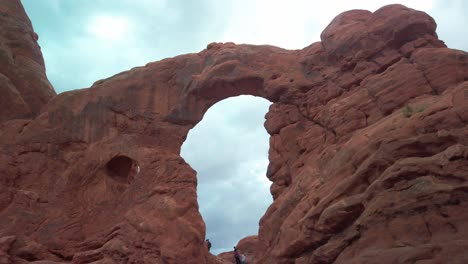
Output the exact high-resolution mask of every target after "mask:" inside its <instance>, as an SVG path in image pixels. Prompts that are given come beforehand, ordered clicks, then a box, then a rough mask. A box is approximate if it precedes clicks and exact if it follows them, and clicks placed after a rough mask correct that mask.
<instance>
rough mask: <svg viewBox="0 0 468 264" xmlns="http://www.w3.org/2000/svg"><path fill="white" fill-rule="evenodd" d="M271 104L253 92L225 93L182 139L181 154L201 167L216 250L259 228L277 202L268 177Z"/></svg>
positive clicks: (209, 234) (201, 198)
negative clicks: (266, 124)
mask: <svg viewBox="0 0 468 264" xmlns="http://www.w3.org/2000/svg"><path fill="white" fill-rule="evenodd" d="M270 104H271V102H270V101H268V100H266V99H263V98H260V97H254V96H244V95H243V96H236V97H230V98H228V99H224V100H222V101H220V102H218V103H216V104H215V105H213V106H211V107H210V108H209V109H208V111H207V112H206V113H205V115H204V117H203V119H202V120H201V121H200V122H199V123H198V124H197V125H196V126H195V127H194V128H193V129H192V130H190V132H189V133H188V136H187V139H186V140H185V142H184V143H183V145H182V148H181V156H182V157H183V158H184V159H185V160H186V161H187V163H188V164H190V166H191V167H192V168H193V169H194V170H195V171H197V180H198V186H197V195H198V198H197V199H198V204H199V210H200V213H201V215H202V217H203V221H204V222H205V225H206V238H208V239H210V241H211V243H212V249H211V253H212V254H219V253H221V252H225V251H231V250H232V248H233V246H235V245H236V244H237V242H238V241H239V240H240V239H242V238H244V237H247V236H250V235H256V234H258V229H259V220H260V218H261V217H262V216H263V215H264V214H265V211H266V209H267V208H268V206H270V205H271V203H272V202H273V199H272V196H271V194H270V185H271V182H270V181H269V180H268V178H267V177H266V169H267V166H268V149H269V138H270V136H269V135H268V133H267V132H266V130H265V128H264V125H263V124H264V121H265V118H264V116H265V114H266V113H267V111H268V107H269V106H270Z"/></svg>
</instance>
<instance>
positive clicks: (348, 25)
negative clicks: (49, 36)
mask: <svg viewBox="0 0 468 264" xmlns="http://www.w3.org/2000/svg"><path fill="white" fill-rule="evenodd" d="M7 2H8V3H10V1H2V2H1V4H2V7H1V8H2V10H4V9H5V6H8V5H7V4H6V3H7ZM13 2H15V1H13ZM15 3H16V4H17V5H19V2H18V1H16V2H15ZM18 10H20V11H21V10H22V9H18ZM20 11H18V12H20ZM21 12H22V11H21ZM21 12H20V13H21ZM2 19H3V18H2ZM26 28H28V27H27V26H26ZM435 28H436V24H435V22H434V21H433V19H432V18H430V17H429V16H428V15H427V14H425V13H422V12H418V11H415V10H412V9H408V8H406V7H403V6H401V5H391V6H386V7H383V8H381V9H379V10H377V11H376V12H374V13H371V12H368V11H361V10H353V11H349V12H345V13H343V14H340V15H339V16H337V17H336V18H335V19H334V20H333V21H332V22H331V23H330V25H329V26H328V27H327V28H326V29H325V30H324V31H323V33H322V36H321V38H322V41H321V42H317V43H313V44H312V45H310V46H308V47H306V48H304V49H302V50H298V51H288V50H284V49H281V48H276V47H272V46H253V45H235V44H233V43H225V44H220V43H212V44H210V45H208V47H207V49H206V50H203V51H201V52H200V53H197V54H188V55H182V56H178V57H175V58H170V59H165V60H162V61H159V62H153V63H149V64H147V65H145V66H144V67H138V68H134V69H132V70H129V71H127V72H123V73H120V74H117V75H115V76H113V77H111V78H109V79H106V80H100V81H97V82H96V83H95V84H94V85H93V86H92V87H91V88H89V89H83V90H77V91H71V92H67V93H63V94H60V95H58V96H55V97H54V98H53V99H52V100H50V101H49V102H48V104H47V105H46V106H45V108H44V109H43V111H42V112H41V113H40V115H39V116H37V117H36V118H34V119H16V120H10V121H8V122H4V123H2V124H1V130H0V135H1V137H0V146H1V147H0V176H1V177H0V179H1V184H0V195H1V199H0V262H3V263H9V262H12V263H25V262H28V261H29V262H34V261H48V262H47V263H91V262H92V263H226V262H227V261H228V258H229V257H228V255H226V254H225V255H224V257H226V258H225V260H223V258H222V257H223V256H221V258H217V257H215V256H212V255H210V254H209V253H208V252H207V250H206V247H205V244H204V239H205V238H204V235H205V225H204V222H203V220H202V218H201V216H200V213H199V212H198V204H197V197H196V184H197V179H196V174H195V171H193V169H191V168H190V166H189V165H188V164H186V163H185V161H184V160H183V159H182V158H181V157H180V155H179V153H180V147H181V145H182V143H183V141H184V140H185V138H186V136H187V133H188V131H189V130H190V129H191V128H192V127H193V126H194V125H196V124H197V123H198V122H199V121H200V120H201V118H202V116H203V114H204V113H205V111H206V110H207V109H208V108H209V107H210V106H211V105H213V104H214V103H216V102H218V101H220V100H222V99H225V98H228V97H231V96H236V95H241V94H249V95H256V96H262V97H264V98H267V99H269V100H270V101H272V102H273V105H272V106H271V108H270V111H269V113H268V114H267V116H266V117H267V120H266V122H265V127H266V129H267V131H268V132H269V133H270V135H271V139H270V151H269V159H270V164H269V167H268V171H267V176H268V178H269V179H270V180H271V181H272V186H271V193H272V195H273V197H274V202H273V204H272V205H271V206H270V207H269V209H268V210H267V212H266V213H265V215H264V216H263V217H262V219H261V221H260V230H259V234H258V236H255V237H249V238H245V239H244V240H242V241H241V242H240V243H239V248H240V250H242V251H243V252H246V253H247V256H248V258H249V259H250V260H251V262H249V263H279V264H281V263H285V264H286V263H288V264H289V263H295V264H301V263H415V262H418V261H420V263H463V262H468V256H467V255H466V253H465V252H466V250H465V249H466V248H467V247H468V239H467V238H468V228H467V226H468V225H467V224H466V223H467V222H468V213H467V212H466V210H465V209H466V208H467V200H468V185H467V178H468V136H467V135H468V126H467V124H468V63H467V62H468V54H467V53H465V52H463V51H459V50H452V49H448V48H446V47H445V45H444V43H443V42H442V41H440V40H438V38H437V35H436V33H435ZM2 34H4V33H3V32H2ZM4 42H5V40H4V39H2V43H1V44H2V45H5V43H4ZM8 58H9V57H1V59H2V63H3V61H4V60H6V59H8ZM2 65H3V64H2ZM32 74H33V75H34V74H39V73H37V72H33V73H32ZM40 74H43V72H42V71H41V70H40ZM2 87H6V86H2ZM34 89H37V90H38V91H42V90H41V89H42V88H41V86H40V85H39V86H34ZM3 90H5V89H2V91H3ZM34 91H36V90H34ZM2 115H3V112H2ZM2 118H5V117H4V116H2ZM6 119H11V118H10V117H8V116H7V118H6ZM6 119H5V120H6ZM37 263H41V262H37Z"/></svg>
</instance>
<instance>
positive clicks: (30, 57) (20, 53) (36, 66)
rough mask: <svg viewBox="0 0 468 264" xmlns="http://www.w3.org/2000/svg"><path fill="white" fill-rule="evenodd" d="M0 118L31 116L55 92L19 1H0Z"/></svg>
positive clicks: (35, 113)
mask: <svg viewBox="0 0 468 264" xmlns="http://www.w3.org/2000/svg"><path fill="white" fill-rule="evenodd" d="M0 28H1V30H0V62H1V63H0V88H1V96H0V112H1V115H0V122H3V121H7V120H10V119H17V118H31V117H35V116H36V115H37V114H38V113H39V112H40V110H41V108H42V107H43V106H44V105H45V104H46V103H47V102H48V101H49V100H50V99H51V98H52V97H53V96H55V91H54V89H53V88H52V86H51V85H50V83H49V81H48V80H47V77H46V75H45V66H44V60H43V58H42V54H41V49H40V48H39V46H38V44H37V39H38V36H37V34H36V33H35V32H34V31H33V28H32V25H31V21H29V18H28V17H27V15H26V13H25V12H24V9H23V6H22V5H21V3H20V1H17V0H14V1H10V0H1V1H0Z"/></svg>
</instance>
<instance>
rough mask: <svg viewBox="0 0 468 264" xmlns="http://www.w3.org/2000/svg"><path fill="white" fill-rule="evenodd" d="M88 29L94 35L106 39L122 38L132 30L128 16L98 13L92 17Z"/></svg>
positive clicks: (115, 39)
mask: <svg viewBox="0 0 468 264" xmlns="http://www.w3.org/2000/svg"><path fill="white" fill-rule="evenodd" d="M87 30H88V32H89V33H91V34H92V35H93V36H94V37H97V38H102V39H105V40H111V41H118V40H122V39H123V38H124V37H125V36H126V35H127V34H128V32H129V31H130V30H131V28H130V26H129V21H128V19H127V18H126V17H122V16H112V15H97V16H95V17H93V18H92V19H91V22H90V23H89V24H88V26H87Z"/></svg>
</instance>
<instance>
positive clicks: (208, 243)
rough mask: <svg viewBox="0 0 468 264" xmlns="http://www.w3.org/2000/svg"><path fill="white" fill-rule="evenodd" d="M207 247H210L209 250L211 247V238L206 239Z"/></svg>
mask: <svg viewBox="0 0 468 264" xmlns="http://www.w3.org/2000/svg"><path fill="white" fill-rule="evenodd" d="M206 247H207V248H208V251H210V249H211V242H210V240H209V239H207V240H206Z"/></svg>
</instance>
